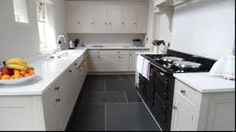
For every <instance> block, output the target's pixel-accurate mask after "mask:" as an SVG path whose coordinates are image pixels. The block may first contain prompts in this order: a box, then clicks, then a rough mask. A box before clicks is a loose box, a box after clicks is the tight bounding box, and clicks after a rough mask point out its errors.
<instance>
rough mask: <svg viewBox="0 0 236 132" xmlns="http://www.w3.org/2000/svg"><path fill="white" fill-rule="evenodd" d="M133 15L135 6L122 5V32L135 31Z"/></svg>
mask: <svg viewBox="0 0 236 132" xmlns="http://www.w3.org/2000/svg"><path fill="white" fill-rule="evenodd" d="M135 15H136V13H135V7H134V6H133V5H124V6H122V31H123V32H124V33H134V32H135V30H136V26H135Z"/></svg>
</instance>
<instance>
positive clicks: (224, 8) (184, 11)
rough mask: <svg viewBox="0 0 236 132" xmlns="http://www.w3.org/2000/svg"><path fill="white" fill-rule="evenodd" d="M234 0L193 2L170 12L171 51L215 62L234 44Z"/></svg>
mask: <svg viewBox="0 0 236 132" xmlns="http://www.w3.org/2000/svg"><path fill="white" fill-rule="evenodd" d="M234 16H235V1H234V0H195V1H194V2H193V3H189V4H188V6H183V7H178V8H176V9H175V10H174V17H173V36H172V45H171V49H174V50H178V51H183V52H187V53H191V54H197V55H201V56H206V57H210V58H215V59H219V58H221V57H223V56H225V55H227V54H230V53H231V52H232V50H233V45H234V43H235V24H234V23H235V17H234Z"/></svg>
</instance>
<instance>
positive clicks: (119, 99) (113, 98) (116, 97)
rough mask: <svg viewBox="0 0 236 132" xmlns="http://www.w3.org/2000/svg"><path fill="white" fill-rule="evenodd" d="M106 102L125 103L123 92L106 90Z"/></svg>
mask: <svg viewBox="0 0 236 132" xmlns="http://www.w3.org/2000/svg"><path fill="white" fill-rule="evenodd" d="M105 96H106V97H105V98H106V103H126V102H127V100H126V97H125V95H124V92H106V93H105Z"/></svg>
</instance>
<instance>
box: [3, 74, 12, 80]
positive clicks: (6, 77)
mask: <svg viewBox="0 0 236 132" xmlns="http://www.w3.org/2000/svg"><path fill="white" fill-rule="evenodd" d="M10 78H11V76H10V75H3V76H2V77H1V79H6V80H8V79H10Z"/></svg>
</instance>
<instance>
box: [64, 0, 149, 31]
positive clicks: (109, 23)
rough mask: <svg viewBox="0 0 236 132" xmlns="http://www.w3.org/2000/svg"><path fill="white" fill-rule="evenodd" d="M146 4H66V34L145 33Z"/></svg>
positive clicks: (73, 2) (69, 2)
mask: <svg viewBox="0 0 236 132" xmlns="http://www.w3.org/2000/svg"><path fill="white" fill-rule="evenodd" d="M146 6H147V4H146V3H145V2H144V3H133V4H130V3H125V2H123V3H119V2H84V1H83V2H81V1H80V2H78V1H77V2H76V1H67V2H66V18H67V19H66V25H67V26H66V28H67V33H146V28H147V11H146V9H147V8H146Z"/></svg>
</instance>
